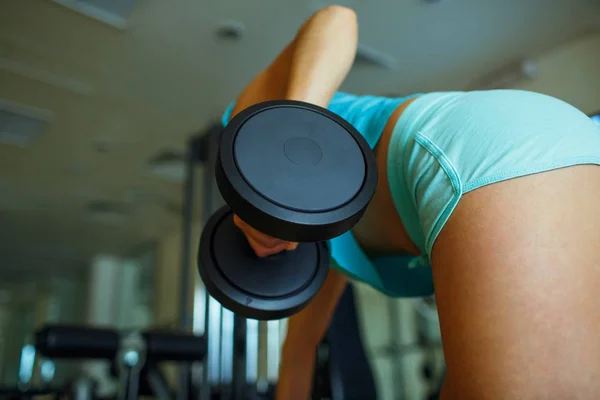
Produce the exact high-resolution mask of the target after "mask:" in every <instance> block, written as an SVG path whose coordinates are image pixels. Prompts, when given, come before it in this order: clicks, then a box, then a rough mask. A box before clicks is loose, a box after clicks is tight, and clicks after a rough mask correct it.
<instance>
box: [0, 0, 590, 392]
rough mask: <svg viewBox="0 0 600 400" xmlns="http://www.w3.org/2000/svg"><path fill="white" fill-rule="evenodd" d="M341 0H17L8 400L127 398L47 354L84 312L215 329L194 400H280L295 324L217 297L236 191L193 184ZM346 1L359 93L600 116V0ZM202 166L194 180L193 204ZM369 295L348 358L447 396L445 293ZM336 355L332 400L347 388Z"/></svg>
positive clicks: (4, 319)
mask: <svg viewBox="0 0 600 400" xmlns="http://www.w3.org/2000/svg"><path fill="white" fill-rule="evenodd" d="M332 3H334V2H329V1H318V0H301V1H298V0H296V1H282V0H279V1H275V0H259V1H252V2H250V1H242V0H219V1H201V0H178V1H160V0H1V1H0V397H1V396H2V393H5V394H6V395H7V396H8V393H13V395H15V396H17V397H14V398H24V397H18V396H25V394H24V393H30V394H33V393H36V391H37V392H38V393H40V394H42V393H48V392H52V391H53V392H58V391H63V392H65V393H66V392H68V391H71V392H73V390H74V389H73V387H75V386H77V385H79V382H84V383H82V384H81V385H84V384H85V382H88V386H89V382H90V378H91V379H92V381H93V382H95V384H94V392H95V394H96V395H97V396H104V397H106V398H109V397H110V396H113V397H114V396H115V393H116V391H117V390H118V388H119V384H120V382H122V380H123V379H122V376H121V380H119V379H118V376H119V374H118V373H117V372H118V371H115V366H114V365H111V362H108V361H98V360H95V361H94V360H78V359H77V358H71V359H69V360H63V359H61V358H60V357H59V358H48V357H43V356H41V355H40V354H39V351H36V348H35V346H34V345H35V332H36V330H39V329H40V328H42V327H43V326H44V325H45V324H67V325H71V326H75V325H77V326H82V325H86V326H94V327H105V328H107V329H108V328H110V329H118V330H120V331H127V332H129V331H131V330H144V329H149V328H153V329H154V328H157V329H158V328H160V329H163V330H170V329H173V330H177V329H179V330H181V329H183V330H187V331H189V332H193V333H194V334H195V335H198V336H201V335H204V334H205V333H207V336H205V337H207V338H208V353H207V356H206V357H204V359H203V360H195V361H194V362H192V363H191V367H190V368H191V369H189V368H188V370H187V371H188V376H191V381H192V382H193V386H192V387H191V389H190V390H189V396H190V397H189V398H196V397H193V396H197V395H198V394H199V393H200V392H202V390H204V392H203V393H204V394H203V396H212V398H222V399H225V398H234V397H235V396H242V397H235V398H256V399H259V398H265V399H266V398H269V397H268V396H269V390H272V386H273V385H274V384H275V383H276V381H277V368H278V363H279V346H280V344H281V341H282V340H283V337H284V335H285V321H274V322H269V323H262V322H261V323H258V322H257V321H245V320H241V319H239V318H236V317H234V315H233V314H231V313H230V312H229V311H227V310H223V309H221V307H220V306H219V305H218V303H216V302H215V301H214V300H212V299H207V295H206V292H205V290H204V287H203V284H202V282H201V281H200V279H199V277H198V273H197V269H196V262H195V257H196V251H197V241H198V238H199V234H200V232H201V228H202V225H203V222H204V221H205V220H206V218H207V216H208V215H209V213H210V212H211V211H212V210H214V209H216V208H217V207H218V206H219V205H220V203H219V202H220V200H219V198H218V193H217V191H216V189H215V188H214V182H213V180H212V177H211V175H210V173H205V172H207V171H208V172H210V169H207V168H209V167H207V166H206V165H207V163H206V162H202V160H199V161H198V162H197V163H196V166H195V167H194V168H193V172H194V174H193V176H190V174H189V172H190V170H189V169H188V170H187V172H186V163H185V160H186V155H187V154H188V153H187V152H188V144H189V143H190V140H192V139H193V138H206V137H209V136H210V135H211V132H214V129H216V128H215V127H216V126H218V121H219V119H220V116H221V114H222V113H223V111H224V109H225V107H226V106H227V104H228V103H229V102H230V101H231V100H232V99H234V98H235V96H236V95H237V94H238V93H239V92H240V91H241V90H242V89H243V87H244V85H245V84H247V83H248V82H249V80H250V79H251V78H252V77H253V76H254V75H255V74H256V73H257V72H259V71H260V70H261V69H262V68H264V67H265V66H266V65H268V63H269V62H270V61H271V60H272V58H273V57H274V56H275V55H276V54H277V53H278V52H279V51H280V50H281V49H282V48H283V46H284V45H285V44H286V43H287V42H288V41H289V40H291V39H292V38H293V36H294V34H295V31H296V29H297V28H298V27H299V26H300V24H301V23H302V22H303V21H304V20H305V19H306V18H307V17H308V16H309V15H310V14H312V13H313V12H314V11H316V10H317V9H319V8H321V7H323V6H326V5H328V4H332ZM335 4H342V5H346V6H349V7H351V8H353V9H354V10H355V11H356V12H357V14H358V17H359V24H360V39H359V40H360V43H361V44H360V48H359V53H358V56H357V58H356V62H355V65H354V68H353V69H352V71H351V73H350V75H349V77H348V79H347V80H346V82H345V83H344V85H343V87H342V89H343V90H345V91H349V92H353V93H357V94H363V93H369V94H377V95H390V96H403V95H408V94H411V93H415V92H426V91H442V90H464V89H487V88H520V89H526V90H533V91H538V92H542V93H546V94H549V95H552V96H555V97H558V98H560V99H562V100H564V101H567V102H569V103H571V104H572V105H574V106H576V107H578V108H579V109H581V110H582V111H583V112H585V113H587V114H588V115H590V117H593V118H596V120H597V121H598V120H599V119H600V117H597V116H596V117H594V115H597V114H598V113H599V112H600V77H599V72H600V2H598V1H595V0H570V1H558V0H527V1H517V0H511V1H494V2H492V1H476V0H446V1H443V0H401V1H389V0H388V1H375V0H347V1H338V2H335ZM599 124H600V122H599ZM203 143H204V144H205V145H206V146H208V145H207V144H206V142H203ZM208 159H210V157H208ZM204 161H206V158H205V159H204ZM186 177H188V178H189V179H190V180H191V181H193V183H195V191H194V196H193V198H192V197H188V200H190V199H191V202H190V203H189V204H191V208H190V209H189V210H188V213H187V214H184V211H185V204H186V203H185V195H184V193H185V192H184V186H185V182H186ZM189 182H190V181H188V183H189ZM188 187H189V186H188ZM184 221H191V223H190V225H189V226H187V228H189V230H188V231H190V230H191V235H189V237H188V235H186V234H185V232H186V230H185V228H186V225H185V224H184ZM187 238H189V243H190V254H191V256H188V255H187V254H186V253H185V246H184V242H186V239H187ZM353 289H354V291H353V296H354V299H353V300H354V302H355V304H356V307H353V306H352V304H353V303H351V307H350V308H351V309H352V310H354V309H355V310H356V316H357V324H358V326H359V328H360V332H361V340H362V343H361V342H358V343H354V344H348V346H349V347H348V348H347V349H346V351H348V352H354V351H356V352H358V353H357V354H359V355H360V354H364V355H366V357H365V362H366V364H367V367H368V368H369V369H370V370H371V371H372V376H373V380H374V385H375V388H374V390H375V392H376V396H375V394H373V396H375V397H376V398H380V399H429V398H434V397H432V396H434V395H435V392H436V388H437V387H438V385H439V382H440V380H441V378H442V374H443V355H442V353H441V345H440V339H439V327H438V323H437V315H436V311H435V303H434V301H433V299H390V298H388V297H386V296H384V295H382V294H380V293H378V292H375V291H374V290H373V289H371V288H370V287H367V286H364V285H360V284H356V285H354V286H353ZM207 310H209V311H210V312H209V313H208V317H207V312H206V311H207ZM240 341H241V342H242V344H241V345H240ZM236 346H237V347H236ZM240 346H241V347H240ZM352 346H355V347H352ZM356 346H358V347H360V348H357V347H356ZM240 348H241V349H242V350H240ZM328 349H333V347H331V346H330V347H327V344H326V343H324V346H323V352H322V354H321V353H320V355H319V361H318V364H319V365H318V368H317V376H316V378H315V381H316V383H315V388H322V390H323V393H322V394H318V393H315V397H314V398H339V397H336V394H335V393H331V392H332V391H333V392H335V390H336V389H335V387H337V386H336V385H331V381H332V380H333V379H334V377H332V376H330V375H331V372H332V369H335V365H332V363H328V361H329V358H328V354H329V353H328ZM357 360H358V358H357ZM238 361H243V365H244V368H242V369H240V368H237V367H235V366H236V365H238V364H236V363H238ZM358 363H359V361H357V364H358ZM113 364H114V363H113ZM181 365H183V364H181ZM186 365H187V364H186ZM177 366H178V365H177V363H173V362H172V363H168V362H167V363H165V367H164V368H162V367H161V368H162V371H163V374H164V378H165V380H166V381H167V383H168V384H169V386H170V387H171V388H172V389H173V390H175V389H176V388H181V387H182V385H184V384H182V382H184V381H183V380H182V379H183V378H182V376H185V369H186V368H185V367H182V368H178V367H177ZM357 368H358V366H357ZM117 369H118V368H117ZM182 371H183V372H182ZM334 375H335V374H334ZM345 379H346V381H347V380H348V379H349V380H355V379H356V378H354V377H353V376H352V373H351V372H349V373H347V375H346V376H345ZM239 382H243V385H244V389H243V390H242V391H240V390H237V389H236V390H237V391H236V390H234V389H232V387H234V386H235V385H237V384H239ZM76 383H77V385H76ZM81 385H80V386H81ZM80 386H77V387H80ZM84 386H85V385H84ZM84 386H81V387H84ZM331 386H333V388H331ZM198 387H203V388H204V389H199V388H198ZM207 388H208V389H207ZM188 389H189V388H188ZM209 389H210V393H208V392H207V390H209ZM3 390H4V392H2V391H3ZM186 390H187V389H186ZM315 390H316V389H315ZM27 391H29V392H27ZM328 391H329V393H326V392H328ZM234 392H235V393H236V394H235V396H234V394H233V393H234ZM242 392H243V393H242ZM375 392H374V393H375ZM14 393H17V394H14ZM18 393H21V394H18ZM83 393H86V392H85V391H84V390H83V389H81V390H80V395H81V396H85V394H83ZM87 393H88V395H89V393H90V391H89V390H88V392H87ZM207 393H208V394H207ZM173 396H175V394H173ZM215 396H216V397H215ZM244 396H245V397H244ZM248 396H257V397H248ZM259 396H262V397H259ZM362 396H363V398H371V396H370V395H362ZM375 397H372V398H375ZM75 398H77V397H75ZM79 398H90V397H79ZM207 398H209V397H207ZM344 398H357V397H352V396H350V395H349V394H348V392H346V396H345V397H344Z"/></svg>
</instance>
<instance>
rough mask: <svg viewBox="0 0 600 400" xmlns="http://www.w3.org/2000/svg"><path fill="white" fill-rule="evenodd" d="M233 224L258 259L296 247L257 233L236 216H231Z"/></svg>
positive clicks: (296, 244)
mask: <svg viewBox="0 0 600 400" xmlns="http://www.w3.org/2000/svg"><path fill="white" fill-rule="evenodd" d="M233 222H234V224H235V225H236V226H237V227H238V228H240V230H241V231H242V232H243V233H244V235H245V236H246V239H248V243H250V247H252V250H254V252H255V253H256V255H257V256H259V257H266V256H270V255H272V254H277V253H279V252H282V251H284V250H294V249H296V247H298V243H296V242H287V241H285V240H281V239H277V238H274V237H272V236H269V235H265V234H264V233H262V232H259V231H257V230H256V229H254V228H253V227H251V226H250V225H248V224H247V223H245V222H244V221H242V220H241V219H240V217H238V216H237V215H234V216H233Z"/></svg>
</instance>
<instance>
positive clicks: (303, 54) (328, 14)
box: [232, 6, 358, 257]
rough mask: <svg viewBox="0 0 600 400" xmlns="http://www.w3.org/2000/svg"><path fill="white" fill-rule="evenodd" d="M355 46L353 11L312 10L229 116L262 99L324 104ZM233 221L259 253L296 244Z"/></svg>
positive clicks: (347, 66)
mask: <svg viewBox="0 0 600 400" xmlns="http://www.w3.org/2000/svg"><path fill="white" fill-rule="evenodd" d="M357 45H358V25H357V18H356V14H355V13H354V11H352V10H351V9H349V8H346V7H342V6H328V7H325V8H323V9H321V10H319V11H317V12H316V13H315V14H313V15H312V16H311V17H310V18H309V19H308V20H307V21H306V22H304V24H303V25H302V26H301V27H300V29H299V30H298V33H297V34H296V37H295V38H294V40H293V41H292V42H291V43H290V44H288V45H287V46H286V48H285V49H284V50H283V51H282V52H281V53H280V54H279V55H278V56H277V58H275V60H274V61H273V63H272V64H271V65H269V67H267V68H266V69H265V70H264V71H262V72H261V73H260V74H259V75H258V76H257V77H256V78H254V80H252V82H250V84H249V85H248V86H247V87H246V89H245V90H244V91H243V92H242V93H241V94H240V96H239V97H238V99H237V101H236V105H235V108H234V109H233V112H232V116H233V115H235V114H237V113H238V112H240V111H242V110H243V109H245V108H247V107H249V106H251V105H254V104H256V103H260V102H263V101H267V100H281V99H288V100H299V101H305V102H308V103H312V104H316V105H319V106H321V107H327V105H328V104H329V102H330V101H331V98H332V97H333V95H334V94H335V92H336V91H337V90H338V88H339V86H340V84H341V83H342V81H343V80H344V79H345V78H346V75H347V74H348V71H350V68H351V67H352V63H353V62H354V57H355V55H356V48H357ZM234 222H235V224H236V225H237V226H238V227H239V228H240V229H241V230H242V232H244V235H246V237H247V238H248V243H250V246H251V247H252V249H253V250H254V251H255V253H256V254H257V255H258V256H260V257H265V256H268V255H272V254H276V253H279V252H281V251H284V250H292V249H294V248H295V246H296V244H295V243H291V242H286V241H283V240H279V239H276V238H273V237H270V236H267V235H265V234H263V233H261V232H258V231H256V230H255V229H253V228H252V227H251V226H248V225H247V224H245V223H244V222H243V221H241V220H240V219H239V218H238V217H237V216H236V217H235V218H234Z"/></svg>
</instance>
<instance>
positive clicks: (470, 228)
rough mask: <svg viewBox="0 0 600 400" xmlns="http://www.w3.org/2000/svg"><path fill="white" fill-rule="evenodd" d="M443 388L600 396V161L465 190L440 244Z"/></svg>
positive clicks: (477, 393) (494, 395) (461, 393)
mask: <svg viewBox="0 0 600 400" xmlns="http://www.w3.org/2000/svg"><path fill="white" fill-rule="evenodd" d="M432 265H433V274H434V281H435V291H436V299H437V303H438V310H439V314H440V323H441V329H442V338H443V344H444V353H445V357H446V363H447V367H448V369H447V379H446V381H447V382H446V385H445V387H444V389H443V392H442V398H443V399H449V398H457V399H477V400H481V399H494V400H497V399H534V398H535V399H593V398H596V399H597V398H600V168H599V167H598V166H594V165H582V166H576V167H570V168H564V169H559V170H554V171H549V172H544V173H541V174H536V175H531V176H526V177H521V178H517V179H513V180H509V181H504V182H500V183H496V184H493V185H490V186H485V187H482V188H479V189H476V190H475V191H473V192H470V193H467V194H465V195H464V197H463V198H462V199H461V201H460V203H459V204H458V206H457V208H456V210H455V211H454V213H453V214H452V216H451V218H450V220H449V221H448V222H447V224H446V226H445V227H444V228H443V230H442V232H441V233H440V235H439V237H438V239H437V241H436V243H435V245H434V247H433V252H432Z"/></svg>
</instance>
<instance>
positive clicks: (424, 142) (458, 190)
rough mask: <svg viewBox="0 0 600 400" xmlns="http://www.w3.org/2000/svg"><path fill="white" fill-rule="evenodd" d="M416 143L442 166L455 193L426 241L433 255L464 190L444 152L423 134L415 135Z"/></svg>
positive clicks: (429, 253)
mask: <svg viewBox="0 0 600 400" xmlns="http://www.w3.org/2000/svg"><path fill="white" fill-rule="evenodd" d="M415 141H416V142H417V143H418V144H419V145H420V146H421V147H423V148H424V149H425V150H426V151H427V152H429V154H431V155H432V156H433V157H434V158H435V159H436V161H437V163H438V164H439V165H440V167H441V168H442V170H443V171H444V173H445V174H446V176H447V177H448V179H450V184H451V185H452V191H453V192H454V193H453V196H452V199H450V200H449V201H448V202H447V203H446V205H445V206H444V208H443V209H442V210H441V212H440V213H438V215H437V216H436V218H435V221H434V222H433V224H432V226H431V230H430V232H429V233H427V237H426V239H425V249H426V252H427V255H431V250H432V248H433V243H434V242H435V239H436V238H437V236H438V235H439V233H440V231H441V230H442V228H443V226H444V225H445V224H446V222H447V221H448V218H450V215H451V214H452V212H453V211H454V209H455V208H456V205H457V204H458V202H459V201H460V199H461V197H462V194H463V193H464V190H463V185H462V182H461V179H460V175H459V174H458V172H457V171H456V169H455V168H454V165H452V163H451V162H450V160H449V159H448V157H446V155H445V154H444V152H443V151H442V150H441V149H440V148H439V147H438V146H437V145H436V144H435V143H434V142H432V141H431V140H430V139H429V138H428V137H426V136H425V135H423V134H422V133H421V132H417V133H416V134H415Z"/></svg>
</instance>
